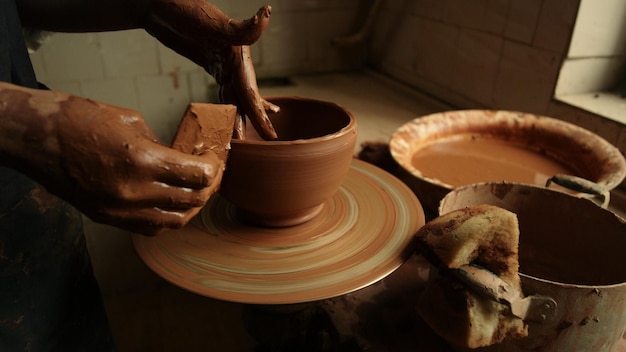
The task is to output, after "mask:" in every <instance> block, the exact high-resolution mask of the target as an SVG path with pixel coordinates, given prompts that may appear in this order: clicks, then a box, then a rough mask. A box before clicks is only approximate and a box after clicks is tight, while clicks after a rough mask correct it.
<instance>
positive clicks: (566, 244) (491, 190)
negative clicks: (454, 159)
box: [439, 183, 626, 352]
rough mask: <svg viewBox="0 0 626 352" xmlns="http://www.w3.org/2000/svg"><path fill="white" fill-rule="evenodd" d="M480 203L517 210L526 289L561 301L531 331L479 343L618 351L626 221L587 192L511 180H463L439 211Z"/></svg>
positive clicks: (625, 284)
mask: <svg viewBox="0 0 626 352" xmlns="http://www.w3.org/2000/svg"><path fill="white" fill-rule="evenodd" d="M478 204H491V205H495V206H499V207H501V208H505V209H508V210H509V211H512V212H514V213H516V214H517V216H518V219H519V224H520V247H519V255H520V276H521V278H522V288H523V291H524V294H525V295H526V296H528V295H533V294H539V295H546V296H549V297H552V298H553V299H554V300H555V301H556V303H557V308H556V310H557V311H556V314H555V316H554V318H553V319H551V320H550V321H544V322H541V323H535V322H528V324H529V336H528V337H526V338H523V339H520V340H509V341H505V342H503V343H501V344H498V345H494V346H490V347H487V348H484V349H480V350H481V351H507V352H510V351H551V352H557V351H559V352H560V351H568V352H569V351H594V352H601V351H604V352H614V351H616V350H617V348H618V345H619V344H620V340H621V338H622V335H623V333H624V330H625V329H626V265H625V264H626V259H625V254H626V221H625V220H624V219H622V218H620V217H619V216H617V215H616V214H614V213H612V212H611V211H608V210H606V209H603V208H601V207H599V206H597V205H596V204H594V203H593V202H591V201H589V200H587V199H583V198H578V197H575V196H572V195H569V194H566V193H562V192H559V191H555V190H552V189H547V188H542V187H538V186H531V185H521V184H512V183H480V184H472V185H468V186H463V187H459V188H456V189H454V190H453V191H451V192H450V193H448V194H447V195H446V196H445V197H444V198H443V199H442V201H441V203H440V207H439V213H440V214H445V213H448V212H450V211H453V210H456V209H460V208H463V207H466V206H471V205H478Z"/></svg>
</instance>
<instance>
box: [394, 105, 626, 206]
mask: <svg viewBox="0 0 626 352" xmlns="http://www.w3.org/2000/svg"><path fill="white" fill-rule="evenodd" d="M390 150H391V154H392V156H393V158H394V159H395V160H396V162H397V163H398V164H399V165H400V166H401V167H400V170H399V173H400V175H399V177H400V178H401V179H402V180H403V181H404V182H405V183H406V184H407V185H409V187H410V188H411V189H412V190H413V191H414V192H415V193H416V195H417V196H418V198H419V199H420V201H421V202H422V204H424V206H425V208H427V209H430V210H431V211H436V209H437V206H438V204H439V201H440V200H441V199H442V198H443V196H445V195H446V194H447V193H448V192H449V191H450V190H452V189H453V188H455V187H459V186H463V185H468V184H473V183H478V182H501V181H508V182H516V183H523V184H534V185H539V186H545V184H546V181H547V180H548V179H550V178H551V177H553V176H555V175H557V174H566V175H573V176H577V177H581V178H584V179H586V180H589V181H592V182H594V183H596V184H598V185H599V186H600V187H602V188H605V189H607V190H610V189H612V188H614V187H616V186H617V185H619V183H620V182H621V181H622V180H623V179H624V176H626V162H625V161H624V156H623V155H622V154H621V153H620V151H619V150H618V149H617V148H616V147H615V146H613V145H612V144H610V143H609V142H607V141H606V140H604V139H603V138H601V137H600V136H598V135H596V134H594V133H592V132H591V131H588V130H586V129H583V128H581V127H578V126H576V125H573V124H570V123H567V122H564V121H561V120H558V119H554V118H550V117H546V116H539V115H534V114H528V113H522V112H515V111H497V110H458V111H447V112H441V113H436V114H431V115H427V116H423V117H419V118H416V119H414V120H412V121H410V122H408V123H407V124H405V125H403V126H401V127H400V128H399V129H398V130H397V131H396V132H395V133H394V134H393V136H392V137H391V140H390Z"/></svg>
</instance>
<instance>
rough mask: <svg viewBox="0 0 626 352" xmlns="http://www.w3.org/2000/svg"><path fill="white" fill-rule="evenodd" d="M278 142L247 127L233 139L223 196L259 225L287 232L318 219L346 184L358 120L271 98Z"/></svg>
mask: <svg viewBox="0 0 626 352" xmlns="http://www.w3.org/2000/svg"><path fill="white" fill-rule="evenodd" d="M266 99H267V100H268V101H270V102H272V103H274V104H276V105H278V106H280V108H281V110H280V112H279V113H273V114H270V119H271V121H272V124H273V125H274V128H275V129H276V132H277V133H278V140H276V141H265V140H263V139H262V138H261V137H259V135H258V134H257V133H256V132H255V131H254V129H252V128H248V129H247V131H246V139H245V140H233V141H232V142H231V147H232V149H231V150H230V154H229V156H228V161H227V164H226V171H225V173H224V177H223V180H222V184H221V186H220V194H221V195H222V196H223V197H224V198H225V199H226V200H228V201H229V202H231V203H233V204H234V205H235V206H236V207H237V208H238V209H239V214H240V215H241V216H242V219H243V220H245V221H246V222H250V223H252V224H254V225H260V226H270V227H285V226H293V225H297V224H300V223H303V222H306V221H308V220H310V219H312V218H313V217H315V215H317V214H318V213H319V212H320V211H321V209H322V206H323V202H324V201H325V200H327V199H328V198H330V197H331V196H333V194H335V192H337V191H338V189H339V187H340V186H341V184H342V183H343V181H344V179H345V177H346V175H347V174H348V171H349V169H350V165H351V162H352V158H353V153H354V147H355V143H356V137H357V124H356V120H355V118H354V116H352V114H351V113H350V112H349V111H348V110H346V109H345V108H343V107H341V106H339V105H337V104H334V103H330V102H325V101H319V100H314V99H308V98H301V97H290V96H283V97H269V98H266Z"/></svg>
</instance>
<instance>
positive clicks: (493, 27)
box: [481, 0, 511, 35]
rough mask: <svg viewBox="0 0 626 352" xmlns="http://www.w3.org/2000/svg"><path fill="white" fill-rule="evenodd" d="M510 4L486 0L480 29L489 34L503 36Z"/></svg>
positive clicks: (502, 1) (504, 0) (496, 0)
mask: <svg viewBox="0 0 626 352" xmlns="http://www.w3.org/2000/svg"><path fill="white" fill-rule="evenodd" d="M510 2H511V0H488V1H487V4H486V7H485V15H484V16H483V23H482V26H481V28H482V29H483V30H485V31H487V32H489V33H493V34H498V35H501V34H503V33H504V29H505V28H506V21H507V16H508V13H509V3H510Z"/></svg>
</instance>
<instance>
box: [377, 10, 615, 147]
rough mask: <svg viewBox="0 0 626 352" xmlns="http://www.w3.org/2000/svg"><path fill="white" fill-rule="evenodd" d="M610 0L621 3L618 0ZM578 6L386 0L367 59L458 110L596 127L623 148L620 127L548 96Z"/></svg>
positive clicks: (557, 75)
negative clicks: (482, 110)
mask: <svg viewBox="0 0 626 352" xmlns="http://www.w3.org/2000/svg"><path fill="white" fill-rule="evenodd" d="M603 1H605V2H606V1H608V2H611V0H603ZM615 1H617V2H620V3H621V4H622V7H623V2H621V1H620V0H614V1H612V2H615ZM594 2H595V0H593V1H592V0H589V1H588V3H591V4H592V5H593V4H594ZM579 4H580V0H387V1H385V2H384V5H383V6H384V8H383V11H382V12H381V13H380V14H379V16H378V19H377V26H376V27H377V28H376V31H375V33H374V37H373V38H372V43H371V45H370V54H369V58H370V61H371V63H372V64H373V65H374V66H375V67H376V68H377V69H378V70H380V71H382V72H385V73H387V74H389V75H390V76H392V77H394V78H395V79H397V80H400V81H403V82H405V83H407V84H408V85H410V86H413V87H415V88H418V89H420V90H422V91H425V92H428V93H429V94H432V95H433V96H435V97H437V98H439V99H441V100H443V101H446V102H448V103H450V104H452V105H454V106H457V107H458V108H493V109H508V110H520V111H525V112H531V113H538V114H544V115H548V116H553V117H557V118H560V119H563V120H566V121H569V122H574V123H576V124H578V125H581V126H583V127H585V128H587V129H590V130H592V131H594V132H596V133H597V134H599V135H601V136H602V137H604V138H606V139H607V140H608V141H609V142H611V143H613V144H615V145H617V146H618V147H619V148H620V149H621V150H622V152H624V153H626V126H625V125H624V124H622V123H618V122H615V121H612V120H607V119H604V118H602V117H600V116H597V115H595V114H592V113H589V112H586V111H583V110H580V109H577V108H574V107H571V106H569V105H567V104H564V103H560V102H558V101H556V100H554V99H553V95H554V89H555V86H556V82H557V79H558V77H559V72H560V70H561V65H562V63H563V61H564V59H565V58H566V57H567V53H568V49H569V45H570V38H571V35H572V32H573V29H574V26H575V22H576V18H577V13H578V8H579ZM595 5H598V4H597V3H595ZM623 23H626V22H623ZM620 39H621V41H620V43H622V44H623V38H620Z"/></svg>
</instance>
